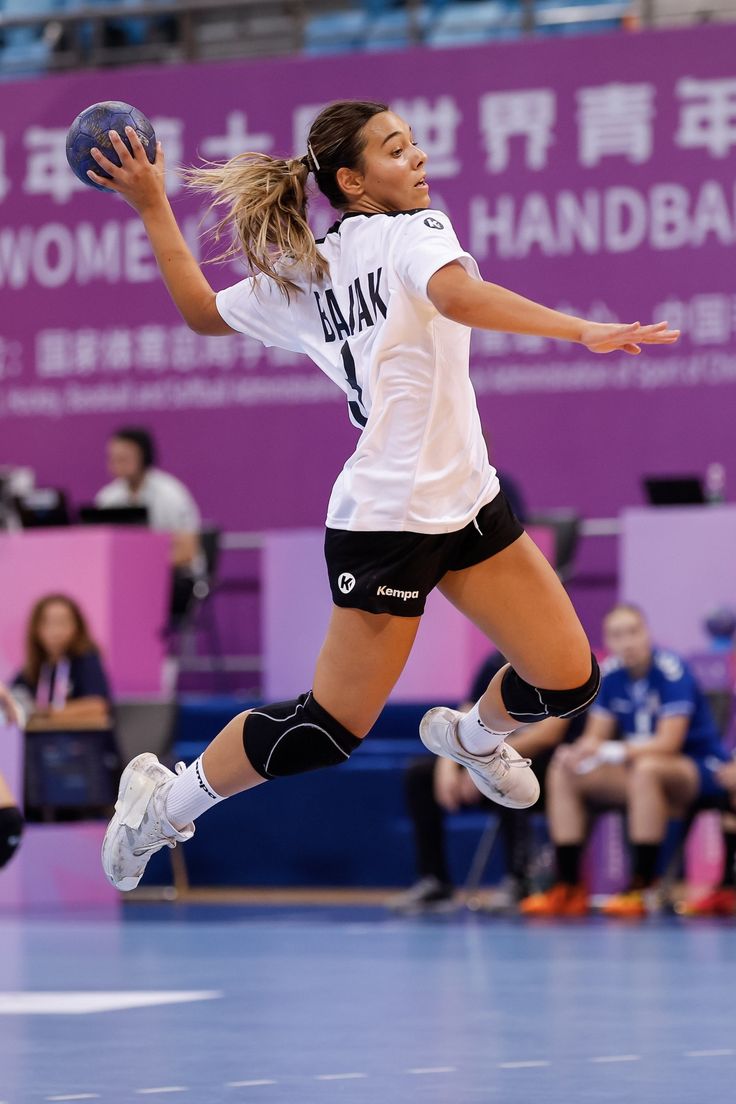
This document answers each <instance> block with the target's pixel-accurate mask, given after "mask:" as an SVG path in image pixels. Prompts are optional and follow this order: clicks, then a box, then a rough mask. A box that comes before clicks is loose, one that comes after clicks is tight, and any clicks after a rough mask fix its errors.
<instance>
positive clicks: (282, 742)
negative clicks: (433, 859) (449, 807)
mask: <svg viewBox="0 0 736 1104" xmlns="http://www.w3.org/2000/svg"><path fill="white" fill-rule="evenodd" d="M127 137H128V140H129V141H130V142H131V145H132V150H133V153H131V152H129V151H128V149H127V147H126V145H125V143H124V142H123V141H122V140H121V139H120V138H119V136H117V137H116V136H114V135H113V132H111V141H112V142H113V144H114V146H115V149H116V152H117V153H118V156H119V157H120V159H121V164H120V166H119V167H118V166H115V165H113V164H112V163H111V162H110V161H109V160H108V159H107V158H106V157H104V155H103V154H102V153H101V152H100V151H99V150H97V151H93V156H94V157H95V159H96V161H97V163H98V164H99V166H100V167H101V168H102V169H104V170H105V172H107V173H108V174H109V176H110V177H111V178H112V179H111V180H110V179H107V178H105V177H103V176H100V175H99V174H97V173H94V172H92V173H91V177H92V179H94V181H95V182H96V183H99V184H101V185H103V186H106V187H109V188H110V189H111V190H112V191H117V192H119V193H120V195H122V196H123V198H124V199H125V200H126V201H127V202H129V203H130V204H131V205H132V206H133V207H134V208H135V209H136V210H137V211H138V213H139V214H140V215H141V217H142V219H143V223H144V226H145V228H146V231H147V233H148V235H149V238H150V241H151V244H152V247H153V250H154V253H155V256H156V258H157V261H158V264H159V267H160V269H161V273H162V275H163V277H164V280H165V282H166V284H167V286H168V289H169V292H170V294H171V296H172V298H173V300H174V302H175V304H176V306H177V307H178V308H179V310H180V311H181V313H182V315H183V317H184V319H185V321H186V322H187V324H188V325H189V326H190V327H191V328H192V329H194V330H195V331H196V332H198V333H202V334H210V335H217V334H220V335H226V334H230V333H232V332H233V331H235V332H242V333H246V334H250V335H251V336H253V337H256V338H257V339H259V340H260V341H262V342H263V343H264V344H266V345H279V346H281V347H283V348H286V349H293V350H298V351H300V352H304V353H307V354H308V355H309V356H310V357H311V359H312V360H313V361H314V362H315V364H317V366H318V367H319V368H320V369H321V370H322V371H324V372H325V373H326V374H327V375H328V376H329V377H330V378H331V379H332V380H333V381H334V382H335V383H336V385H337V386H338V387H340V388H341V389H342V391H343V392H344V393H345V395H346V398H347V403H348V411H349V415H350V417H351V420H352V421H353V423H354V424H355V425H356V427H358V428H359V429H360V431H361V432H360V437H359V438H358V441H357V445H356V448H355V451H354V453H353V455H352V456H351V457H350V458H349V459H348V460H347V462H346V463H345V465H344V468H343V471H342V473H341V474H340V476H339V477H338V479H337V481H336V483H335V486H334V489H333V492H332V496H331V498H330V503H329V507H328V514H327V535H326V542H325V550H326V558H327V568H328V575H329V578H330V585H331V588H332V596H333V602H334V606H333V610H332V617H331V620H330V625H329V628H328V632H327V637H326V640H325V642H324V645H323V647H322V650H321V652H320V655H319V657H318V659H317V665H316V671H315V677H314V682H313V687H312V689H311V690H310V691H309V692H308V693H306V694H302V695H301V696H300V697H299V698H297V699H295V700H293V701H290V702H281V703H278V704H275V705H266V706H263V707H262V708H257V709H252V710H250V711H246V712H245V713H241V714H239V715H238V716H237V717H235V718H234V719H233V720H232V721H231V722H230V723H229V724H228V725H226V727H225V728H224V729H223V730H222V732H221V733H220V734H219V735H218V736H217V737H216V738H215V740H214V741H213V742H212V743H211V744H210V746H209V747H208V748H207V749H206V751H205V752H204V754H203V756H201V757H200V758H199V759H197V760H196V762H195V763H193V764H192V765H191V766H190V767H189V768H188V769H187V770H185V771H184V772H183V773H181V774H180V775H179V776H178V777H174V776H173V775H172V774H171V772H168V771H166V770H165V768H163V767H162V766H161V765H160V764H159V763H158V761H157V760H156V758H155V756H152V755H144V756H139V757H138V758H137V759H135V760H134V761H133V762H132V763H131V764H129V765H128V767H127V768H126V770H125V772H124V773H123V777H122V779H121V786H120V797H119V801H118V804H117V806H116V809H117V812H116V815H115V816H114V817H113V819H112V821H111V823H110V826H109V827H108V831H107V834H106V837H105V843H104V845H103V866H104V868H105V872H106V874H107V876H108V878H109V880H110V881H111V882H112V883H113V884H114V885H117V886H118V887H119V888H120V889H132V888H134V887H135V886H136V885H137V884H138V882H139V880H140V878H141V876H142V874H143V871H144V869H145V865H146V861H147V858H148V856H150V854H152V853H153V852H154V851H155V850H158V849H159V848H160V847H162V846H174V845H175V844H176V842H178V841H182V840H185V839H188V838H189V837H190V836H191V834H192V833H193V831H194V825H193V823H190V822H191V821H193V820H194V819H195V818H196V817H197V816H199V815H201V814H202V813H203V812H205V811H206V809H207V808H209V807H210V806H211V805H212V804H215V803H216V802H217V801H219V800H222V798H223V797H226V796H230V795H232V794H235V793H239V792H241V791H243V790H247V789H250V788H251V787H253V786H256V785H259V784H260V783H262V782H263V781H265V780H268V779H271V778H276V777H282V776H286V775H290V774H297V773H300V772H303V771H306V770H312V769H316V768H318V767H322V766H329V765H336V764H338V763H339V762H343V761H344V760H346V759H347V758H349V756H350V754H351V752H352V751H354V750H355V749H356V748H357V747H358V746H359V744H360V741H361V740H362V739H363V737H364V736H365V735H366V734H367V733H368V732H369V730H370V729H371V727H372V726H373V724H374V723H375V721H376V719H377V717H378V716H379V714H380V712H381V710H382V709H383V706H384V704H385V702H386V700H387V698H388V696H389V693H390V692H391V689H392V688H393V686H394V684H395V682H396V680H397V679H398V677H399V675H400V674H401V671H402V669H403V667H404V664H405V663H406V660H407V658H408V656H409V653H410V651H411V648H412V645H413V643H414V638H415V636H416V633H417V630H418V628H419V622H420V619H421V615H422V612H423V609H424V602H425V599H426V596H427V594H428V593H429V591H431V590H432V589H433V588H434V587H435V586H439V587H440V589H441V590H442V591H443V593H444V594H445V596H446V597H447V598H448V599H449V600H450V601H451V602H453V604H454V605H455V606H457V608H458V609H459V610H460V611H461V612H463V613H464V614H465V615H466V616H468V617H469V618H471V619H472V620H473V621H475V623H476V624H478V625H479V626H480V627H482V629H483V630H484V631H485V632H486V633H487V634H488V636H489V637H490V638H491V639H492V640H493V641H494V642H495V644H496V645H497V646H498V647H499V648H500V649H501V650H502V651H503V653H504V655H506V656H507V657H508V658H509V659H510V661H511V662H510V664H507V665H506V666H505V667H504V668H502V670H501V671H499V672H498V674H497V675H496V676H494V678H493V679H492V681H491V683H490V685H489V687H488V689H487V690H486V692H485V693H484V694H483V696H482V697H481V699H480V701H479V702H478V703H477V704H476V705H475V706H474V707H473V708H472V709H471V710H470V711H469V712H468V713H467V714H464V715H461V714H459V713H458V712H457V711H455V710H450V709H445V708H443V707H439V708H437V709H434V710H430V712H429V713H428V714H427V715H426V716H425V718H424V719H423V721H422V725H421V727H420V735H421V737H422V740H423V742H424V743H425V744H426V746H427V747H429V748H430V750H432V751H435V752H436V753H437V754H441V755H443V756H445V757H446V758H451V759H455V760H456V761H457V762H460V763H462V764H463V765H464V766H466V767H467V768H468V770H469V771H470V772H471V773H472V775H473V778H474V780H475V781H476V784H477V785H478V787H479V789H480V790H481V792H483V793H485V795H486V796H488V797H491V798H492V799H493V800H496V801H498V802H500V803H501V804H505V805H507V806H510V807H515V808H525V807H527V806H529V805H531V804H533V803H534V801H535V800H536V798H537V796H538V794H539V785H538V783H537V781H536V778H535V777H534V775H533V773H532V772H531V770H530V769H529V760H526V759H522V758H521V757H520V756H519V755H518V754H517V753H516V752H514V751H513V749H512V748H510V747H509V746H508V745H507V744H506V743H505V740H504V737H505V736H506V735H508V734H510V733H511V732H512V731H513V730H514V729H516V728H517V727H519V726H520V725H521V724H524V723H533V722H534V721H537V720H541V719H542V718H543V717H545V716H548V715H553V716H572V715H574V714H576V713H577V712H582V710H583V709H585V708H586V707H587V706H588V705H589V704H590V702H591V701H592V700H593V698H594V697H595V695H596V693H597V689H598V682H599V674H598V667H597V664H596V662H595V659H594V658H593V657H592V655H591V650H590V645H589V643H588V641H587V639H586V636H585V633H584V631H583V629H582V627H581V625H580V623H579V621H578V619H577V616H576V614H575V611H574V610H573V607H572V604H571V602H570V600H569V598H568V596H567V594H566V593H565V591H564V589H563V587H562V584H561V583H560V581H559V579H558V578H557V576H556V574H555V572H554V571H553V569H552V567H551V566H550V565H549V563H548V562H547V561H546V559H545V558H544V556H542V554H541V552H540V551H539V550H538V549H537V547H536V546H535V545H534V543H533V542H532V540H531V539H530V538H529V537H528V536H527V535H526V534H525V533H524V532H523V530H522V528H521V526H520V524H519V522H518V521H517V519H516V518H515V517H514V515H513V514H512V512H511V510H510V509H509V507H508V503H507V502H506V499H505V497H504V496H503V494H502V492H501V491H500V488H499V484H498V477H497V475H496V472H495V469H494V468H493V467H492V466H491V465H490V463H489V461H488V453H487V449H486V446H485V442H484V440H483V434H482V430H481V425H480V419H479V416H478V410H477V405H476V401H475V394H474V392H473V387H472V384H471V382H470V369H469V346H470V328H471V327H472V326H479V327H485V328H487V329H496V330H507V331H511V332H515V333H528V334H538V335H543V336H547V337H554V338H559V339H561V340H568V341H576V342H579V343H581V344H583V345H584V346H586V347H587V348H588V349H590V350H591V351H593V352H599V353H605V352H611V351H613V350H615V349H622V350H624V351H626V352H629V353H638V352H639V351H640V347H641V345H642V344H644V343H657V344H670V343H672V342H673V341H675V340H676V339H677V336H678V334H677V331H669V330H668V329H667V324H666V323H660V324H658V325H655V326H641V325H640V324H639V323H638V322H636V323H633V324H632V325H629V326H621V325H613V324H611V325H606V324H601V323H594V322H587V321H584V320H581V319H578V318H573V317H571V316H569V315H565V314H561V313H559V312H557V311H553V310H549V309H547V308H546V307H543V306H540V305H539V304H537V303H533V302H531V301H530V300H527V299H524V298H522V297H521V296H519V295H516V294H514V293H513V292H510V291H507V290H506V289H504V288H501V287H498V286H497V285H494V284H489V283H485V282H484V281H483V280H481V278H480V274H479V271H478V266H477V264H476V262H475V261H474V259H473V258H472V257H471V256H470V255H469V254H468V253H467V252H466V251H465V250H464V249H463V248H462V246H461V245H460V243H459V242H458V240H457V237H456V236H455V233H454V231H453V229H452V225H451V223H450V220H449V218H448V217H447V215H445V214H444V213H443V212H441V211H431V210H430V209H429V208H430V198H429V185H428V183H427V179H426V160H427V159H426V155H425V154H424V152H423V151H422V150H421V149H420V148H419V147H418V146H417V145H416V144H415V142H414V141H413V136H412V133H411V128H410V126H409V125H408V124H407V123H406V122H405V121H404V120H403V119H402V118H400V117H399V116H398V115H396V114H395V113H394V112H392V111H391V110H390V109H389V108H388V107H387V106H386V105H385V104H380V103H372V102H361V101H342V102H339V103H335V104H332V105H330V106H329V107H327V108H325V109H324V110H323V111H321V112H320V114H319V115H318V116H317V118H316V119H315V120H314V122H313V123H312V126H311V128H310V132H309V138H308V143H307V154H306V156H305V157H303V158H301V159H297V158H292V159H279V158H273V157H270V156H267V155H265V154H243V155H241V156H240V157H236V158H233V159H232V160H231V161H229V162H227V163H226V164H224V165H221V166H216V167H214V168H210V169H205V170H197V171H196V172H194V173H193V174H192V178H193V180H194V182H195V183H198V184H199V185H200V186H201V187H202V189H203V190H206V191H208V192H210V194H212V195H213V196H214V202H215V203H216V204H222V206H223V207H224V208H225V211H226V213H225V215H224V218H223V220H222V222H221V224H220V230H222V231H224V232H226V233H227V234H228V235H231V236H232V247H231V248H230V249H226V250H225V255H231V254H236V253H242V254H244V256H245V258H246V261H247V264H248V268H249V270H250V271H251V273H253V275H252V276H249V277H248V278H247V279H245V280H243V281H241V282H240V283H239V284H237V285H235V286H234V287H232V288H229V289H227V290H226V291H224V292H221V293H220V294H219V295H216V294H215V292H214V291H213V290H212V288H211V287H210V285H209V283H208V281H207V280H206V278H205V277H204V275H203V273H202V271H201V270H200V268H199V266H198V264H197V262H196V261H195V259H194V257H193V256H192V254H191V252H190V250H189V249H188V247H187V245H186V243H185V241H184V238H183V236H182V235H181V232H180V230H179V228H178V226H177V223H176V220H175V218H174V214H173V211H172V210H171V207H170V205H169V202H168V200H167V198H166V193H165V189H164V177H163V154H162V151H161V147H160V145H159V147H158V151H157V157H156V161H155V163H154V165H151V164H150V163H149V162H148V160H147V158H146V156H145V153H144V150H143V147H142V146H141V144H140V142H139V141H138V139H137V136H136V135H135V131H134V130H133V129H132V128H129V130H128V132H127ZM310 173H313V174H314V176H315V179H316V182H317V186H318V188H319V189H320V191H322V193H323V194H324V195H325V196H326V197H327V199H328V200H329V201H330V202H331V203H332V205H333V206H334V207H335V208H336V209H338V210H340V211H342V212H344V217H343V219H342V220H341V221H340V222H339V223H337V224H335V226H333V227H332V228H331V230H330V231H329V232H328V233H327V235H326V236H325V239H324V240H323V241H322V242H319V243H317V242H316V241H315V239H314V237H313V235H312V233H311V231H310V229H309V225H308V223H307V192H306V188H307V182H308V177H309V174H310ZM284 631H288V626H285V630H284Z"/></svg>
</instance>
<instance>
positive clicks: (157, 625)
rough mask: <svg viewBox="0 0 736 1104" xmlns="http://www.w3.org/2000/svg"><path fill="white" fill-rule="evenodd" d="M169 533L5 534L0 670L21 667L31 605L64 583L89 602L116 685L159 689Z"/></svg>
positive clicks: (0, 571) (0, 544)
mask: <svg viewBox="0 0 736 1104" xmlns="http://www.w3.org/2000/svg"><path fill="white" fill-rule="evenodd" d="M169 548H170V538H169V537H168V536H167V535H165V534H162V533H152V532H151V531H150V530H148V529H134V528H131V529H128V528H126V529H123V528H106V527H100V528H94V529H91V528H90V529H85V528H70V529H60V530H58V531H57V530H49V529H45V530H38V531H33V532H26V533H14V534H10V535H2V536H0V578H2V579H5V580H6V581H7V580H11V579H12V587H6V589H5V592H4V594H3V609H2V614H1V615H0V678H1V677H9V676H10V675H12V674H13V673H14V672H15V671H17V669H18V668H19V666H20V664H21V660H22V656H23V641H24V636H25V627H26V623H27V620H28V614H29V612H30V609H31V606H32V605H33V603H34V602H35V601H36V599H37V598H39V597H40V596H41V595H43V594H46V593H48V592H50V591H61V592H63V593H64V594H68V595H70V596H71V597H72V598H74V599H75V600H76V601H77V602H79V604H80V606H81V607H82V609H83V610H84V613H85V615H86V617H87V619H88V621H89V624H90V628H91V631H92V634H93V635H94V637H95V639H96V640H97V642H98V643H99V645H100V647H101V648H102V651H103V655H104V659H105V667H106V669H107V672H108V674H109V676H110V679H111V682H112V689H113V693H114V694H116V695H120V694H139V693H159V692H160V690H161V678H162V666H163V660H164V644H163V639H162V635H161V631H162V628H163V626H164V624H165V621H166V614H167V603H168V595H169V586H170V582H169Z"/></svg>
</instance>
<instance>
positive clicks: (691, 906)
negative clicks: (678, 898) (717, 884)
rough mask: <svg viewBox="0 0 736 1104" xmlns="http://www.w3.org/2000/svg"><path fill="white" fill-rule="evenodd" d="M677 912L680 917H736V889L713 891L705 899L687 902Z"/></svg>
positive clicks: (726, 888) (723, 888) (724, 888)
mask: <svg viewBox="0 0 736 1104" xmlns="http://www.w3.org/2000/svg"><path fill="white" fill-rule="evenodd" d="M677 911H678V912H679V914H680V916H734V915H736V889H731V888H730V887H721V888H720V889H712V890H711V891H710V893H706V894H705V896H703V897H698V898H696V899H695V900H694V901H686V902H685V904H683V905H681V906H680V908H678V910H677Z"/></svg>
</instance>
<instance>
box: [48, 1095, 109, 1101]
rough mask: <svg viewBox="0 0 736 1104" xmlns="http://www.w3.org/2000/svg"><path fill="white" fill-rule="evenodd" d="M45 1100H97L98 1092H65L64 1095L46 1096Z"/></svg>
mask: <svg viewBox="0 0 736 1104" xmlns="http://www.w3.org/2000/svg"><path fill="white" fill-rule="evenodd" d="M46 1099H47V1100H99V1099H100V1094H99V1093H67V1094H66V1095H65V1096H47V1097H46Z"/></svg>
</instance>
